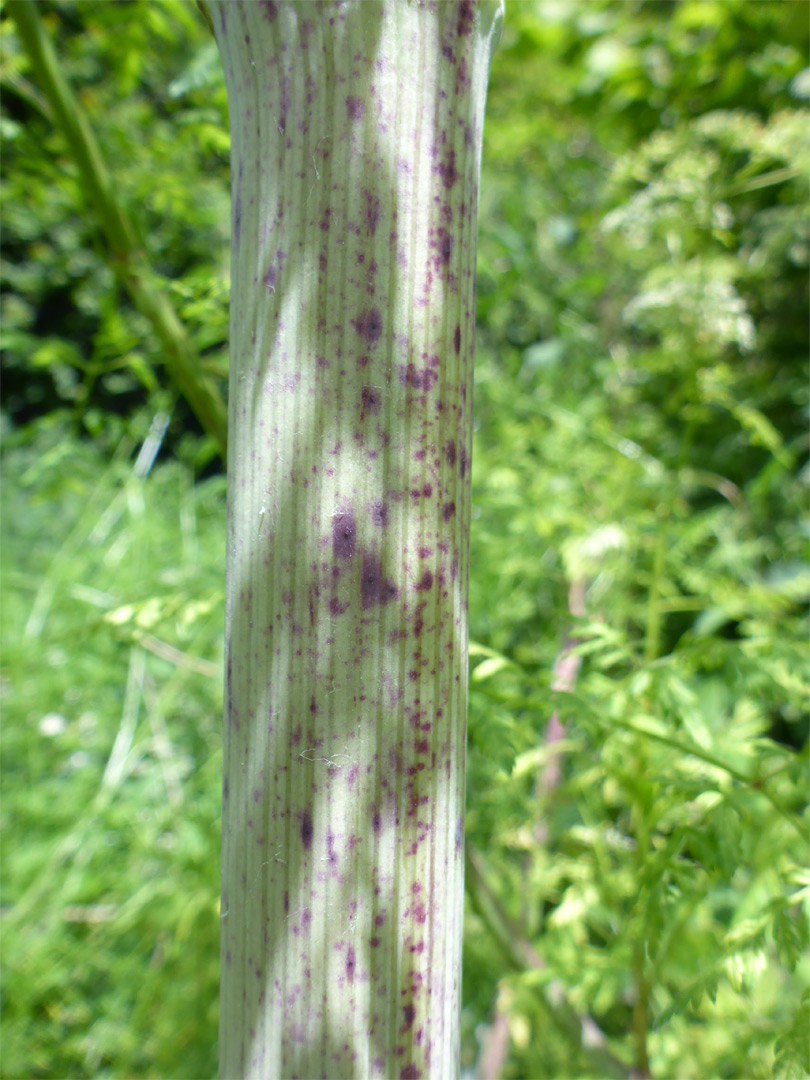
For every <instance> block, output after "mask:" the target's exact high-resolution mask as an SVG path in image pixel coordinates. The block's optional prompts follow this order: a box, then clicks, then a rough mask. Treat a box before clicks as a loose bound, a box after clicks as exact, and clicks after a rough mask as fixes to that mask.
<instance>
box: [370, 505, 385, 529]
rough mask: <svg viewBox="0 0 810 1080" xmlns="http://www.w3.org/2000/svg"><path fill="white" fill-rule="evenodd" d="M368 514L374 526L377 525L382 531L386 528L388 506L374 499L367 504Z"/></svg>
mask: <svg viewBox="0 0 810 1080" xmlns="http://www.w3.org/2000/svg"><path fill="white" fill-rule="evenodd" d="M368 512H369V514H371V520H372V521H373V522H374V524H375V525H379V526H380V527H381V528H383V529H384V528H385V527H386V526H387V524H388V504H387V503H385V502H383V501H382V499H375V500H374V501H373V502H371V503H369V507H368Z"/></svg>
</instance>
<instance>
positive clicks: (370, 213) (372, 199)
mask: <svg viewBox="0 0 810 1080" xmlns="http://www.w3.org/2000/svg"><path fill="white" fill-rule="evenodd" d="M363 194H364V195H365V197H366V228H367V229H368V232H369V235H370V236H373V235H374V233H375V232H376V231H377V223H378V222H379V220H380V200H379V199H378V198H377V196H376V195H375V194H374V193H373V192H371V191H365V192H363Z"/></svg>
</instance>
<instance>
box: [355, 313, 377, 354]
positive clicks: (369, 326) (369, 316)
mask: <svg viewBox="0 0 810 1080" xmlns="http://www.w3.org/2000/svg"><path fill="white" fill-rule="evenodd" d="M352 326H353V327H354V328H355V330H356V331H357V333H358V334H359V335H360V337H362V338H365V339H366V341H367V342H368V343H369V345H375V344H376V343H377V342H378V341H379V340H380V335H381V334H382V316H381V315H380V309H379V308H376V307H373V308H371V309H370V310H368V311H363V312H361V313H360V314H359V315H358V316H357V318H356V319H352Z"/></svg>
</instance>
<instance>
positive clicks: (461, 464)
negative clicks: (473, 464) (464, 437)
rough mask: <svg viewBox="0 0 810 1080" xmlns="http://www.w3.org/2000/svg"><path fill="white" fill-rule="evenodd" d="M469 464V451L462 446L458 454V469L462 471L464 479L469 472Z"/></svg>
mask: <svg viewBox="0 0 810 1080" xmlns="http://www.w3.org/2000/svg"><path fill="white" fill-rule="evenodd" d="M467 465H468V460H467V451H466V450H465V448H464V447H463V446H462V448H461V453H460V454H459V456H458V471H459V472H460V473H461V476H462V479H463V477H464V476H465V474H466V472H467Z"/></svg>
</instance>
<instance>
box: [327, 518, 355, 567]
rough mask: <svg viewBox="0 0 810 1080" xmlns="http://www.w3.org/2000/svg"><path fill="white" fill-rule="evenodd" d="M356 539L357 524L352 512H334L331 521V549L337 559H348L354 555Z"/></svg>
mask: <svg viewBox="0 0 810 1080" xmlns="http://www.w3.org/2000/svg"><path fill="white" fill-rule="evenodd" d="M356 539H357V525H356V523H355V520H354V514H352V513H351V512H345V511H344V512H343V513H340V514H335V517H334V519H333V521H332V551H333V552H334V553H335V556H336V557H337V558H338V559H350V558H351V557H352V555H354V545H355V541H356Z"/></svg>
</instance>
